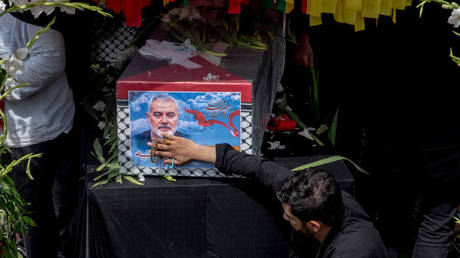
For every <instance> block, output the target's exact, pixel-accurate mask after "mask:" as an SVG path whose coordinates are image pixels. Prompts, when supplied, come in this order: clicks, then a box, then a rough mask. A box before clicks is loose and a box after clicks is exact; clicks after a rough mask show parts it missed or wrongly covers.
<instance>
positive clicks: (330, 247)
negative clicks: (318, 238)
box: [317, 191, 387, 258]
mask: <svg viewBox="0 0 460 258" xmlns="http://www.w3.org/2000/svg"><path fill="white" fill-rule="evenodd" d="M342 198H343V202H344V204H345V214H344V219H343V222H342V226H341V227H340V229H338V230H337V229H333V230H332V231H331V232H329V234H328V236H327V238H326V240H325V241H324V243H323V244H322V246H321V247H320V251H319V253H318V255H317V257H323V258H326V257H340V258H346V257H349V258H359V257H362V258H370V257H373V258H378V257H387V253H386V248H385V245H384V244H383V241H382V239H381V238H380V235H379V233H378V232H377V230H376V229H375V227H374V225H373V224H372V222H371V220H370V218H369V216H367V214H366V212H365V211H364V210H363V208H361V206H360V205H359V204H358V202H356V201H355V200H354V199H353V197H351V196H350V195H349V194H348V193H346V192H343V191H342Z"/></svg>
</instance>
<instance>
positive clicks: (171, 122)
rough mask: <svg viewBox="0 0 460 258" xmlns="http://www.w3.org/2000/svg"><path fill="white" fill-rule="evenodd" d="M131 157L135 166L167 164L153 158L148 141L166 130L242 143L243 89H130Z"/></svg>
mask: <svg viewBox="0 0 460 258" xmlns="http://www.w3.org/2000/svg"><path fill="white" fill-rule="evenodd" d="M128 94H129V99H128V105H129V112H130V113H129V119H130V133H131V146H130V147H131V161H132V162H133V164H134V165H136V166H147V167H158V168H166V167H167V165H165V164H163V161H164V159H162V160H158V161H155V159H154V160H153V161H152V159H151V155H150V152H151V148H150V146H148V145H147V142H148V141H152V139H154V138H155V137H157V135H161V134H163V133H165V132H166V133H168V134H174V135H175V136H180V137H184V138H187V139H190V140H192V141H194V142H196V143H198V144H202V145H215V144H218V143H228V144H230V145H232V146H233V147H234V148H236V149H239V148H240V145H241V136H240V134H241V130H240V129H241V126H240V120H241V119H240V110H241V93H239V92H156V91H129V93H128ZM176 167H177V168H180V167H187V168H212V167H214V164H209V163H206V162H198V161H193V162H189V163H187V164H184V165H181V166H176Z"/></svg>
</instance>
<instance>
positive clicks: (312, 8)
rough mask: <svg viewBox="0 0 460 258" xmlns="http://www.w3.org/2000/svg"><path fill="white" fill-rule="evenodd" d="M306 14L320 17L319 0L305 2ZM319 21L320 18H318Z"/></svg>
mask: <svg viewBox="0 0 460 258" xmlns="http://www.w3.org/2000/svg"><path fill="white" fill-rule="evenodd" d="M307 14H309V15H310V16H316V17H317V18H320V17H321V0H307ZM320 19H321V18H320Z"/></svg>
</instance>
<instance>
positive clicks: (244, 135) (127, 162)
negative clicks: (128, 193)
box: [117, 101, 252, 177]
mask: <svg viewBox="0 0 460 258" xmlns="http://www.w3.org/2000/svg"><path fill="white" fill-rule="evenodd" d="M117 113H118V115H117V123H118V162H119V164H120V173H122V174H135V175H138V174H143V175H156V176H164V175H171V176H195V177H236V176H227V175H224V174H222V173H220V172H219V171H217V169H215V168H205V169H202V168H173V169H169V168H168V169H165V168H153V167H141V166H135V165H134V164H133V163H132V161H131V141H130V128H129V123H130V121H129V107H128V102H127V101H118V103H117ZM241 151H242V152H245V153H248V154H251V153H252V104H242V108H241Z"/></svg>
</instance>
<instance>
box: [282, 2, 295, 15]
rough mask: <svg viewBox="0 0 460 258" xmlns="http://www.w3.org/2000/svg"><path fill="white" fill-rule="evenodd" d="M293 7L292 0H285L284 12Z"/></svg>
mask: <svg viewBox="0 0 460 258" xmlns="http://www.w3.org/2000/svg"><path fill="white" fill-rule="evenodd" d="M293 9H294V0H286V10H284V12H285V13H290V12H291V11H292V10H293Z"/></svg>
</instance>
